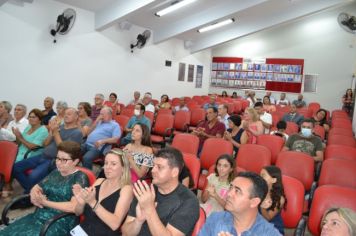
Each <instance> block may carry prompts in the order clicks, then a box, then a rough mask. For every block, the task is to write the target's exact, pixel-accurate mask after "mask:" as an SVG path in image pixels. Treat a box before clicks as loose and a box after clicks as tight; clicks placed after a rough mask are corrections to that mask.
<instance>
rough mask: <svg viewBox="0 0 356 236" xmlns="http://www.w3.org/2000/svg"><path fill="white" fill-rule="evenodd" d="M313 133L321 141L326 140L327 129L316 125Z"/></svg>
mask: <svg viewBox="0 0 356 236" xmlns="http://www.w3.org/2000/svg"><path fill="white" fill-rule="evenodd" d="M313 133H314V134H315V135H317V136H319V137H320V138H321V140H325V129H324V127H322V126H320V125H316V126H315V127H314V129H313Z"/></svg>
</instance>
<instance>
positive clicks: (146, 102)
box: [142, 93, 155, 113]
mask: <svg viewBox="0 0 356 236" xmlns="http://www.w3.org/2000/svg"><path fill="white" fill-rule="evenodd" d="M151 101H152V94H151V93H145V95H144V96H143V99H142V103H143V105H144V106H145V110H146V111H150V112H152V113H155V106H154V105H153V104H152V103H151Z"/></svg>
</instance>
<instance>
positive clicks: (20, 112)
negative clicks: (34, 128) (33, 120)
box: [0, 104, 28, 141]
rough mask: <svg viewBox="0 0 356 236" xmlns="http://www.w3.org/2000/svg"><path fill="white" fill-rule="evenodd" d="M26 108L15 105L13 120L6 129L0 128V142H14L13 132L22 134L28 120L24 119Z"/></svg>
mask: <svg viewBox="0 0 356 236" xmlns="http://www.w3.org/2000/svg"><path fill="white" fill-rule="evenodd" d="M26 110H27V108H26V106H25V105H23V104H17V105H16V107H15V111H14V118H15V119H14V120H12V121H10V123H9V124H8V126H7V127H6V128H0V140H7V141H15V140H16V136H15V134H14V130H16V131H18V132H19V133H22V132H23V131H24V130H25V128H26V127H27V126H28V119H26V117H25V116H26V113H27V112H26Z"/></svg>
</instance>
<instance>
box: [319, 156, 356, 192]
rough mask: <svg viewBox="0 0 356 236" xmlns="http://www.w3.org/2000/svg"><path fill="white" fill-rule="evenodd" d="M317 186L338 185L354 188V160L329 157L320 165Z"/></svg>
mask: <svg viewBox="0 0 356 236" xmlns="http://www.w3.org/2000/svg"><path fill="white" fill-rule="evenodd" d="M318 184H319V186H322V185H338V186H343V187H349V188H354V189H356V161H349V160H342V159H329V160H326V161H324V162H323V165H322V167H321V172H320V177H319V182H318Z"/></svg>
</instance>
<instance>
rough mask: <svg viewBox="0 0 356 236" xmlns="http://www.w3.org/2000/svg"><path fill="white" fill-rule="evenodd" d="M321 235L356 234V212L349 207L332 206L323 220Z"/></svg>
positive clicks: (344, 235)
mask: <svg viewBox="0 0 356 236" xmlns="http://www.w3.org/2000/svg"><path fill="white" fill-rule="evenodd" d="M320 228H321V234H320V235H321V236H336V235H342V236H352V235H355V234H356V212H354V211H353V210H351V209H348V208H330V209H329V210H327V211H326V212H325V214H324V216H323V219H322V220H321V226H320Z"/></svg>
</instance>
